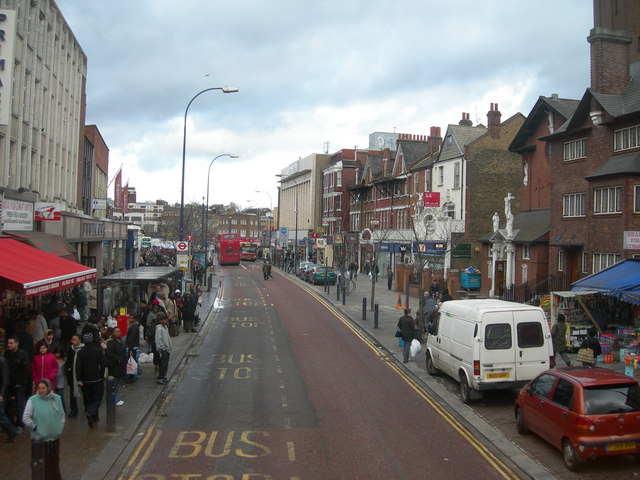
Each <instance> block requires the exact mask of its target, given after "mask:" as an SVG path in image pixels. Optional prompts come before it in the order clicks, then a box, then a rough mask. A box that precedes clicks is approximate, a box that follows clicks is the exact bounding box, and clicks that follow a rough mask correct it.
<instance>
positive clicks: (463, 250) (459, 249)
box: [451, 243, 471, 258]
mask: <svg viewBox="0 0 640 480" xmlns="http://www.w3.org/2000/svg"><path fill="white" fill-rule="evenodd" d="M451 255H452V256H453V258H471V244H470V243H459V244H458V245H456V247H455V248H454V249H453V252H451Z"/></svg>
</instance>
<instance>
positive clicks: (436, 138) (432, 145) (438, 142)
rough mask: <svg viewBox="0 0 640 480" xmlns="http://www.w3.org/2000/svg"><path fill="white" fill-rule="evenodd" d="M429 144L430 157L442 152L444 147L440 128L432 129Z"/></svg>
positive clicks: (428, 139)
mask: <svg viewBox="0 0 640 480" xmlns="http://www.w3.org/2000/svg"><path fill="white" fill-rule="evenodd" d="M427 142H428V144H429V155H433V154H434V153H436V152H438V151H439V150H440V147H441V146H442V136H441V134H440V127H431V130H430V131H429V138H427Z"/></svg>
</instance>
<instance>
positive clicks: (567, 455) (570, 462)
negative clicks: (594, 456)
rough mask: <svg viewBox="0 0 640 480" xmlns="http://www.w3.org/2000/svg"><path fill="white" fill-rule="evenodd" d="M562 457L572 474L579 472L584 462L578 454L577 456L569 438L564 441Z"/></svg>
mask: <svg viewBox="0 0 640 480" xmlns="http://www.w3.org/2000/svg"><path fill="white" fill-rule="evenodd" d="M562 457H563V459H564V464H565V465H566V466H567V468H568V469H569V470H571V471H572V472H577V471H578V469H579V468H580V466H581V465H582V463H583V460H582V459H581V458H580V457H578V454H576V451H575V449H574V448H573V445H571V442H570V441H569V439H568V438H565V439H564V440H562Z"/></svg>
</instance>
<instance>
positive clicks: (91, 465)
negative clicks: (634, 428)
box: [0, 268, 624, 480]
mask: <svg viewBox="0 0 640 480" xmlns="http://www.w3.org/2000/svg"><path fill="white" fill-rule="evenodd" d="M273 273H274V274H275V278H274V279H273V280H270V281H274V282H278V281H285V280H286V279H285V278H282V277H283V276H286V277H287V278H288V279H289V280H291V281H296V282H300V283H303V284H304V285H305V286H306V287H308V288H311V289H313V290H315V291H316V293H318V294H319V295H320V296H322V297H323V298H325V299H326V300H327V301H330V302H331V303H332V304H333V305H334V307H335V308H337V309H338V310H340V311H341V312H342V313H343V314H344V315H345V316H346V317H348V318H349V319H350V320H351V321H352V322H353V323H354V324H355V325H357V326H358V327H359V328H360V330H361V331H362V332H363V333H364V334H366V335H367V336H369V337H370V339H371V340H372V342H373V343H374V344H376V345H378V346H379V347H380V348H384V349H385V350H387V351H388V352H389V353H390V354H392V355H393V356H394V357H395V358H396V360H397V362H398V364H399V365H400V366H401V367H402V368H405V369H406V371H407V372H409V373H410V374H411V375H412V376H413V377H414V378H415V379H417V380H418V381H420V382H421V383H422V384H423V385H425V386H426V388H427V390H428V391H429V392H430V394H431V395H433V396H434V397H435V398H437V399H438V400H439V402H440V403H441V404H442V405H443V406H444V407H445V408H446V409H447V410H448V411H449V412H450V413H452V414H453V415H455V416H456V417H458V418H459V419H462V420H463V421H464V422H465V423H466V424H467V425H468V426H470V427H471V429H473V430H474V433H475V435H476V436H482V437H484V438H485V439H486V440H487V441H488V442H490V443H491V444H493V445H495V447H496V448H497V449H498V450H500V451H501V452H502V453H503V454H504V455H505V456H506V457H507V458H509V459H510V460H511V461H512V462H514V463H515V464H516V465H517V467H519V468H520V469H522V471H524V472H525V473H527V474H528V475H530V476H531V477H532V478H536V479H551V478H555V477H553V476H552V475H551V474H550V473H549V471H548V470H547V469H545V468H544V467H543V466H542V465H540V464H539V463H537V462H536V461H534V460H533V459H531V458H530V457H529V456H528V455H526V454H525V453H524V452H523V451H522V450H521V449H520V448H519V447H517V446H516V445H515V444H513V443H512V442H511V441H510V440H508V439H507V438H506V437H505V436H504V435H503V434H502V433H500V431H499V430H497V429H496V428H495V427H494V426H492V425H490V424H489V423H487V422H486V421H485V420H484V419H483V418H482V417H480V416H479V415H477V414H476V413H475V412H474V411H473V410H472V409H471V408H470V407H469V406H468V405H465V404H464V403H462V401H461V400H460V398H459V396H458V395H457V394H454V393H452V391H451V390H447V389H446V388H444V387H443V386H442V384H441V383H440V382H438V381H436V380H434V379H433V378H432V377H431V376H430V375H428V374H427V372H426V370H425V354H424V350H423V351H422V352H420V353H419V354H418V355H416V356H415V357H414V358H413V359H411V361H410V362H409V363H407V364H402V347H401V346H400V345H399V343H398V339H397V338H396V337H395V336H394V333H395V331H396V324H397V321H398V318H399V317H400V316H401V315H402V314H403V312H402V308H404V307H405V306H406V305H407V304H408V306H409V307H411V308H412V309H413V311H414V312H415V311H416V310H417V308H418V298H417V296H407V295H406V294H405V293H403V292H397V291H395V290H388V288H387V281H386V278H383V277H380V278H379V280H378V282H376V284H375V291H374V305H375V304H377V310H378V315H377V320H376V319H375V318H374V311H372V310H371V304H370V300H371V295H372V289H371V286H372V282H371V281H370V280H369V279H368V277H367V276H365V275H358V277H357V278H356V279H354V281H355V282H356V291H355V292H354V293H352V294H351V295H348V296H347V298H346V300H345V302H344V304H343V303H342V299H340V300H338V299H337V296H336V287H335V286H330V287H329V291H328V292H327V291H325V289H324V286H323V285H317V286H311V285H310V284H308V283H304V282H302V281H301V280H299V279H298V278H297V277H295V276H294V275H293V274H287V273H284V272H282V271H281V270H279V269H277V268H274V269H273ZM219 280H220V277H216V276H214V288H213V289H212V290H211V292H207V291H204V292H203V305H202V310H201V313H200V316H201V318H203V320H204V319H208V318H209V316H210V313H211V311H212V310H213V309H214V305H215V302H216V299H217V295H218V288H216V287H217V286H218V281H219ZM399 296H400V297H399ZM364 298H366V302H367V305H366V310H364V309H363V299H364ZM398 307H402V308H398ZM205 321H206V320H205ZM199 335H200V333H198V332H196V333H185V332H180V335H178V336H177V337H172V338H171V341H172V345H173V352H172V355H171V360H170V362H169V371H168V375H167V376H168V377H169V379H170V383H171V382H172V381H175V380H173V378H175V377H177V375H176V376H175V377H174V375H173V374H174V372H175V371H176V370H177V369H178V368H179V367H180V366H181V365H182V364H183V360H184V358H185V356H186V354H187V352H188V350H189V347H190V346H191V344H192V343H193V342H194V341H195V340H196V339H197V338H198V336H199ZM603 366H610V367H613V368H615V369H616V370H622V371H624V365H623V364H621V363H620V362H616V363H614V364H611V365H603ZM141 368H142V374H141V376H140V377H139V378H138V379H137V380H136V381H135V382H133V383H129V384H128V383H123V384H122V385H121V391H120V397H121V398H122V400H124V402H125V403H124V405H123V406H121V407H114V408H115V412H116V413H115V422H114V423H115V431H108V428H107V425H106V423H107V422H106V420H107V412H106V410H107V407H106V395H105V400H103V404H102V407H101V413H100V424H99V426H98V428H96V429H90V428H89V427H88V426H87V423H86V421H85V420H84V418H83V417H82V415H81V416H79V417H78V418H74V419H68V420H67V422H66V425H65V432H64V434H63V437H62V440H61V455H60V456H61V469H62V473H63V477H64V478H66V479H71V480H74V479H80V480H95V479H97V478H103V479H115V478H117V474H118V473H119V472H120V470H121V469H122V467H123V466H124V463H123V462H125V461H126V460H127V459H128V457H129V455H130V453H131V451H130V450H131V448H133V447H132V446H133V445H134V444H135V442H133V443H132V442H131V441H132V440H133V439H134V436H136V435H141V434H140V433H139V432H138V430H139V429H140V427H141V426H142V425H143V424H144V423H145V421H148V420H149V419H151V418H152V417H153V416H154V415H155V414H156V412H157V409H158V408H159V407H160V405H161V403H162V400H163V399H164V397H165V395H166V393H167V391H168V387H169V386H170V385H167V386H163V385H159V384H157V383H156V378H155V377H156V376H155V375H154V369H153V365H152V364H144V365H141ZM67 395H68V393H67V392H65V396H67ZM67 398H68V396H67ZM29 468H30V441H29V435H28V433H24V434H22V435H19V436H18V437H17V438H16V441H15V442H14V443H12V444H5V443H0V469H1V470H2V472H3V475H2V478H3V479H4V480H14V479H15V480H23V479H25V478H29V477H30V471H29Z"/></svg>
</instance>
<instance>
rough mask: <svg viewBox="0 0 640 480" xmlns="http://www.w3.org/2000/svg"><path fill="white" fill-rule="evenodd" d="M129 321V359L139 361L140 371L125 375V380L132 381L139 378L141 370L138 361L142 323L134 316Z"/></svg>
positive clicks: (126, 343)
mask: <svg viewBox="0 0 640 480" xmlns="http://www.w3.org/2000/svg"><path fill="white" fill-rule="evenodd" d="M128 322H129V325H128V326H127V337H126V340H125V347H126V351H127V361H129V358H133V359H134V360H135V361H136V363H138V372H136V373H134V374H127V375H125V378H124V381H125V382H127V383H130V382H133V381H134V380H135V379H137V378H138V373H139V371H140V363H139V362H138V356H139V355H140V324H139V323H138V321H137V320H136V319H135V317H133V316H130V317H129V320H128ZM125 370H126V367H125Z"/></svg>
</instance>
